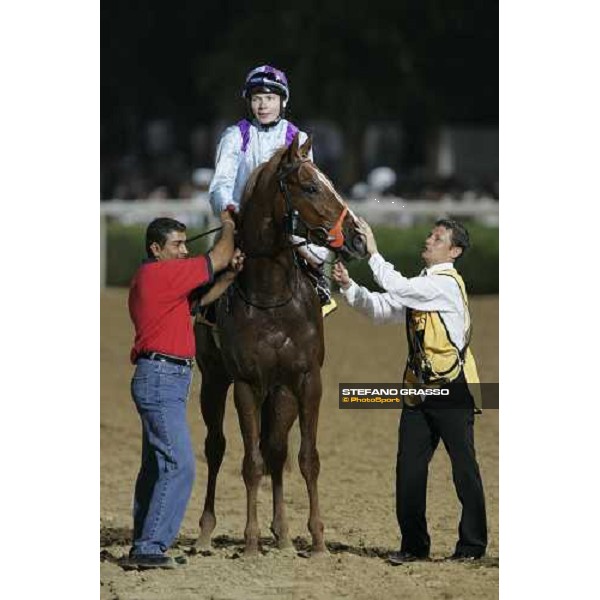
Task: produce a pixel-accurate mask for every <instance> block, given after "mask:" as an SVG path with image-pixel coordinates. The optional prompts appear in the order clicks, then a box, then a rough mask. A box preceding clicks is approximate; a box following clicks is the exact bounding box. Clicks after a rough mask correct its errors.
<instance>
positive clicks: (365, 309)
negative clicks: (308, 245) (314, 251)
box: [332, 262, 405, 323]
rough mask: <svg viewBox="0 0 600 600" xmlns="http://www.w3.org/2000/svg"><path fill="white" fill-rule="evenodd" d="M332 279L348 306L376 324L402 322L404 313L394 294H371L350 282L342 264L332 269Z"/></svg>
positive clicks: (337, 264)
mask: <svg viewBox="0 0 600 600" xmlns="http://www.w3.org/2000/svg"><path fill="white" fill-rule="evenodd" d="M332 279H333V280H334V281H335V282H336V283H338V284H339V285H340V291H341V293H342V296H344V298H345V299H346V301H347V302H348V304H349V305H350V306H352V307H353V308H356V309H357V310H358V311H359V312H361V313H363V314H365V315H367V316H368V317H370V318H371V319H373V320H374V321H375V322H376V323H386V322H390V321H391V322H403V321H404V318H405V311H404V306H403V304H402V302H401V301H400V300H399V298H397V297H396V296H395V295H394V294H388V293H385V294H381V293H379V292H371V291H369V290H368V289H367V288H365V287H362V286H359V285H358V284H357V283H356V282H355V281H352V279H350V277H349V275H348V270H347V269H346V267H345V266H344V265H343V264H342V263H339V262H338V263H336V264H335V265H334V267H333V272H332Z"/></svg>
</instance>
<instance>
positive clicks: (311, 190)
mask: <svg viewBox="0 0 600 600" xmlns="http://www.w3.org/2000/svg"><path fill="white" fill-rule="evenodd" d="M302 191H303V192H304V193H305V194H310V195H312V194H316V193H317V192H318V191H319V188H318V187H317V186H316V185H313V184H309V185H303V186H302Z"/></svg>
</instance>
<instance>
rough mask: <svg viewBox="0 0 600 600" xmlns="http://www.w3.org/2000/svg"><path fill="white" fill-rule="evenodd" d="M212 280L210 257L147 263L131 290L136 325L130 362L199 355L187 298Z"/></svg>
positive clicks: (132, 311) (131, 306) (133, 317)
mask: <svg viewBox="0 0 600 600" xmlns="http://www.w3.org/2000/svg"><path fill="white" fill-rule="evenodd" d="M211 280H212V264H211V262H210V258H208V256H204V255H202V256H197V257H195V258H175V259H172V260H156V261H148V262H145V263H144V264H143V265H142V266H141V267H140V268H139V269H138V270H137V273H136V274H135V275H134V277H133V281H132V282H131V288H130V290H129V314H130V316H131V320H132V321H133V324H134V325H135V341H134V344H133V348H132V349H131V362H132V363H135V361H136V359H137V356H138V354H140V352H161V353H163V354H171V355H173V356H180V357H186V358H188V357H193V356H194V355H195V354H196V340H195V338H194V333H193V330H192V320H191V318H190V306H189V302H188V295H189V294H190V292H191V291H192V290H194V289H195V288H197V287H198V286H201V285H205V284H207V283H210V281H211Z"/></svg>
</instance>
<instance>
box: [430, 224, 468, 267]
mask: <svg viewBox="0 0 600 600" xmlns="http://www.w3.org/2000/svg"><path fill="white" fill-rule="evenodd" d="M435 226H436V227H438V226H442V227H445V228H446V229H449V230H450V231H451V232H452V245H453V246H456V247H458V248H462V252H461V253H460V256H459V257H457V258H456V259H455V260H458V259H459V258H461V257H462V256H463V255H464V253H465V252H466V251H467V249H468V248H470V246H471V241H470V240H469V232H468V231H467V229H466V227H465V226H464V225H463V224H462V223H459V222H458V221H455V220H454V219H438V220H437V221H436V222H435Z"/></svg>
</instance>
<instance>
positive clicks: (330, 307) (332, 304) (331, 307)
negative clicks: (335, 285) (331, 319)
mask: <svg viewBox="0 0 600 600" xmlns="http://www.w3.org/2000/svg"><path fill="white" fill-rule="evenodd" d="M337 307H338V305H337V302H336V301H335V300H334V299H333V298H330V299H329V302H328V303H327V304H323V306H321V314H322V315H323V318H325V317H326V316H328V315H330V314H331V313H332V312H333V311H335V310H337Z"/></svg>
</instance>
